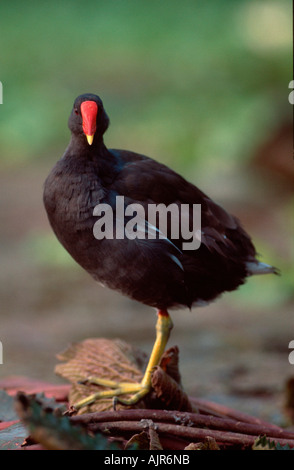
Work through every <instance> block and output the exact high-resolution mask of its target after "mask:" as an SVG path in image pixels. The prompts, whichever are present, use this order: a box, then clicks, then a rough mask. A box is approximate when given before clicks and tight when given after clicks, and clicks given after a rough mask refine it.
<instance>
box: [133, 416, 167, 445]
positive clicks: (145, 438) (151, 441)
mask: <svg viewBox="0 0 294 470" xmlns="http://www.w3.org/2000/svg"><path fill="white" fill-rule="evenodd" d="M142 421H144V422H145V423H146V428H148V430H147V431H142V432H140V433H138V434H134V435H133V436H132V437H131V438H130V439H129V440H128V442H127V443H126V446H125V450H128V449H131V448H133V447H134V448H135V450H163V447H162V445H161V442H160V439H159V436H158V434H157V432H156V424H154V422H153V421H152V420H150V419H145V420H142Z"/></svg>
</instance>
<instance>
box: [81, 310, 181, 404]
mask: <svg viewBox="0 0 294 470" xmlns="http://www.w3.org/2000/svg"><path fill="white" fill-rule="evenodd" d="M171 329H172V321H171V318H170V316H169V314H168V313H167V311H166V310H159V311H158V319H157V323H156V340H155V343H154V346H153V349H152V353H151V356H150V359H149V362H148V365H147V368H146V371H145V374H144V377H143V379H142V381H141V383H131V382H115V381H113V380H107V379H99V378H96V377H89V378H88V379H87V380H86V381H85V382H90V383H93V384H96V385H101V386H103V387H107V388H110V389H111V390H103V391H100V392H97V393H93V394H92V395H89V396H88V397H87V398H84V399H83V400H81V401H79V402H78V403H76V404H75V405H74V408H75V409H76V410H79V409H80V408H82V407H83V406H86V405H90V404H92V403H94V402H95V401H96V400H99V399H101V398H113V400H114V406H115V403H117V402H119V403H122V404H124V405H134V404H135V403H137V402H138V401H139V400H141V398H143V397H144V396H145V395H147V394H148V393H149V392H150V390H151V375H152V370H153V368H154V367H155V366H156V365H158V364H159V361H160V358H161V356H162V354H163V352H164V350H165V346H166V344H167V341H168V338H169V334H170V330H171ZM85 382H84V383H85ZM130 394H132V396H131V397H130V398H126V399H123V398H120V396H121V395H130Z"/></svg>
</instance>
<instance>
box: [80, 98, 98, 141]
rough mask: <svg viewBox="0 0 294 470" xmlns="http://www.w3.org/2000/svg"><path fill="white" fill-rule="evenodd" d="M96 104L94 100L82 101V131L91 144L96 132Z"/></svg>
mask: <svg viewBox="0 0 294 470" xmlns="http://www.w3.org/2000/svg"><path fill="white" fill-rule="evenodd" d="M97 112H98V106H97V103H95V101H83V103H82V104H81V113H82V119H83V131H84V134H85V135H86V137H87V141H88V144H89V145H91V144H92V142H93V139H94V134H95V132H96V118H97Z"/></svg>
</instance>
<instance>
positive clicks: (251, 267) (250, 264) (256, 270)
mask: <svg viewBox="0 0 294 470" xmlns="http://www.w3.org/2000/svg"><path fill="white" fill-rule="evenodd" d="M246 269H247V273H248V276H253V275H255V274H280V271H279V269H277V268H275V267H274V266H271V265H270V264H266V263H261V262H260V261H257V260H255V261H247V263H246Z"/></svg>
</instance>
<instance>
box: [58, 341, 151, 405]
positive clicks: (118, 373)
mask: <svg viewBox="0 0 294 470" xmlns="http://www.w3.org/2000/svg"><path fill="white" fill-rule="evenodd" d="M57 357H58V359H59V360H61V361H65V362H63V363H62V364H58V365H57V366H56V368H55V372H56V373H57V374H58V375H60V376H62V377H63V378H65V379H67V380H68V381H69V382H71V383H72V386H71V389H70V392H69V405H70V406H74V404H75V403H77V402H79V401H80V400H82V399H84V398H87V397H88V396H89V395H92V394H93V393H96V392H98V391H102V390H109V389H110V388H107V387H102V386H100V385H96V384H93V383H91V382H90V381H88V382H87V379H89V377H97V378H100V379H107V380H113V381H116V382H132V383H138V382H140V381H141V380H142V377H143V372H142V370H144V366H145V365H144V360H145V357H146V356H145V355H143V353H142V352H141V351H139V350H137V349H135V348H132V347H131V346H130V345H128V344H127V343H126V342H124V341H122V340H109V339H104V338H90V339H86V340H85V341H82V342H80V343H74V344H72V345H71V346H70V347H69V348H68V349H67V350H66V351H65V352H63V353H61V354H59V355H58V356H57ZM80 382H84V383H80ZM126 397H127V395H126ZM136 406H139V405H134V406H133V407H136ZM119 407H120V404H119V403H118V404H117V408H119ZM140 407H142V402H141V403H140ZM143 407H144V406H143ZM109 409H113V400H112V398H103V399H99V400H97V401H95V402H94V403H92V404H89V405H86V406H84V407H82V408H81V409H79V411H78V414H82V413H89V412H94V411H105V410H109Z"/></svg>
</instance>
